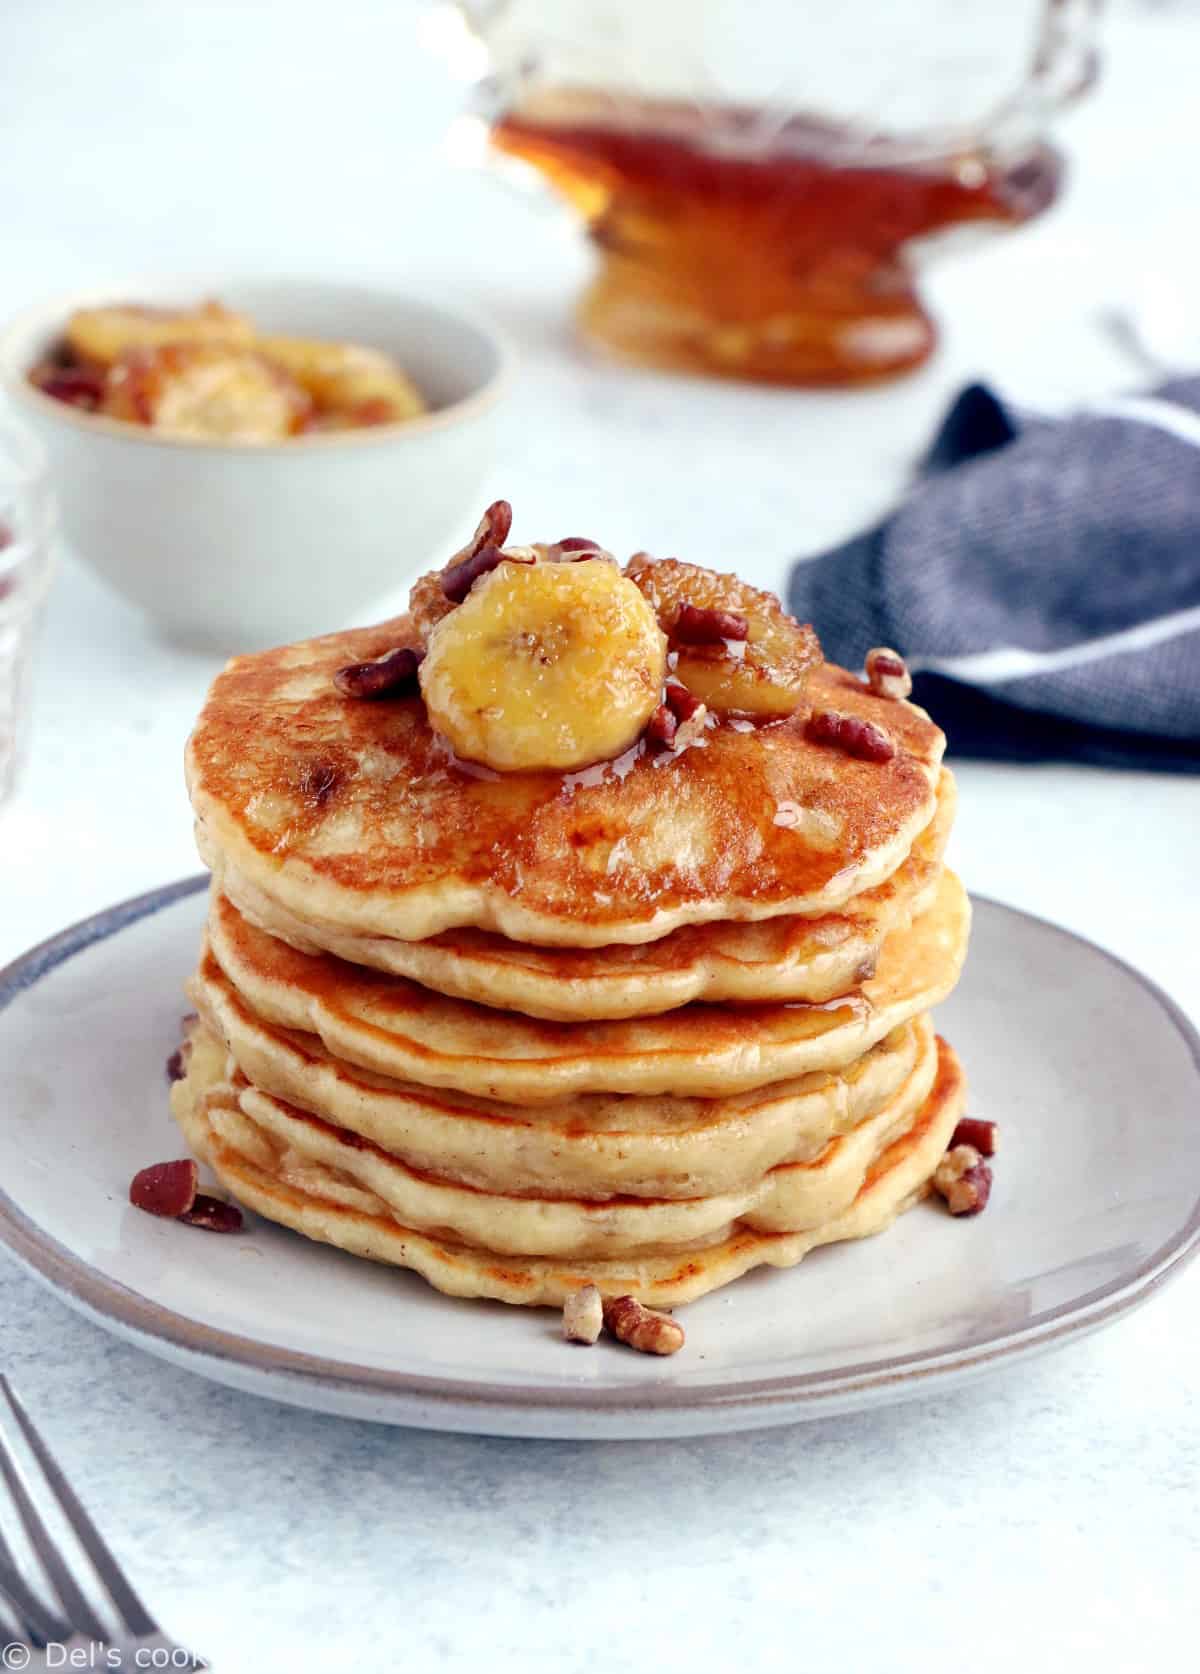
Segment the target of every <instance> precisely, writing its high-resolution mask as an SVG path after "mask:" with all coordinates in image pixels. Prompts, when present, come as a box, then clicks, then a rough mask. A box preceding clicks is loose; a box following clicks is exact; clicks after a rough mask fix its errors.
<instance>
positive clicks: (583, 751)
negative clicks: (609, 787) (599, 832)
mask: <svg viewBox="0 0 1200 1674" xmlns="http://www.w3.org/2000/svg"><path fill="white" fill-rule="evenodd" d="M666 654H667V643H666V640H665V638H664V637H663V634H662V632H661V631H660V629H659V626H658V623H657V622H656V621H655V619H654V612H653V611H652V610H651V609H650V607H649V605H648V604H647V602H646V600H645V599H644V598H643V596H642V594H641V593H640V592H639V591H638V589H637V588H636V587H635V586H634V585H633V583H632V582H631V581H629V580H627V579H626V578H625V577H624V576H623V575H622V574H621V572H620V570H618V568H617V566H616V565H615V564H612V563H608V562H606V561H605V560H603V559H592V560H590V561H589V562H588V563H585V564H555V563H513V562H511V561H504V562H502V563H500V564H499V565H498V566H497V568H495V569H494V570H493V571H492V572H491V573H490V574H489V575H485V576H483V577H481V579H480V580H478V581H477V582H476V583H475V585H474V586H473V587H472V589H471V591H470V593H469V594H468V596H467V598H466V599H465V600H464V601H463V603H462V604H460V605H459V606H458V608H457V609H456V610H454V611H453V612H452V613H451V614H450V615H449V616H446V617H444V618H443V620H442V621H440V622H439V623H438V624H437V625H436V626H435V627H434V629H433V631H432V632H431V634H430V636H429V649H428V653H427V655H426V657H425V661H424V662H423V663H422V664H421V670H420V681H421V690H422V692H423V693H424V697H425V705H426V708H427V709H428V711H429V718H430V721H431V722H432V724H433V725H434V726H435V727H437V729H438V730H439V731H440V732H441V733H443V734H444V735H445V737H446V738H447V739H448V740H449V742H450V744H451V746H452V747H453V749H454V750H455V751H456V752H457V754H458V755H460V756H463V757H465V758H466V759H467V760H470V761H479V762H484V763H486V764H487V766H489V767H494V768H496V769H497V770H498V771H500V772H521V771H536V770H538V769H543V768H544V769H559V770H562V771H569V770H571V769H573V768H578V767H587V766H589V765H590V764H591V763H592V762H597V761H606V760H611V759H612V758H613V757H616V756H619V755H620V754H621V753H622V751H624V750H627V749H628V748H629V746H630V745H631V744H633V743H634V742H635V740H636V739H637V738H638V736H639V734H640V733H641V731H642V728H643V727H644V726H645V724H646V722H647V721H648V720H649V718H650V716H651V715H652V714H653V712H654V710H655V708H656V707H657V705H658V701H659V696H660V693H661V690H662V682H663V674H664V672H665V669H666Z"/></svg>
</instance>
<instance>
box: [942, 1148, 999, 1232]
mask: <svg viewBox="0 0 1200 1674" xmlns="http://www.w3.org/2000/svg"><path fill="white" fill-rule="evenodd" d="M933 1184H934V1188H935V1190H937V1191H938V1192H940V1193H941V1195H942V1196H943V1197H944V1198H945V1199H946V1207H947V1208H948V1209H949V1211H950V1213H951V1214H952V1215H978V1213H979V1211H980V1210H981V1209H986V1207H987V1200H988V1198H989V1196H990V1195H991V1190H992V1171H991V1169H990V1168H989V1167H988V1165H987V1163H985V1162H984V1160H983V1158H982V1157H981V1156H980V1154H979V1152H978V1151H977V1150H976V1149H975V1147H974V1146H973V1145H955V1146H954V1147H953V1148H952V1149H951V1150H949V1151H947V1152H946V1155H945V1156H944V1157H943V1158H942V1160H941V1162H940V1163H939V1164H938V1165H937V1168H936V1169H935V1170H934V1175H933Z"/></svg>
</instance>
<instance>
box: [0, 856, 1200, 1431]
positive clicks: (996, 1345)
mask: <svg viewBox="0 0 1200 1674" xmlns="http://www.w3.org/2000/svg"><path fill="white" fill-rule="evenodd" d="M208 885H209V878H208V875H207V874H206V873H205V874H201V875H199V876H197V877H191V878H185V879H181V880H180V881H179V882H177V883H173V884H167V885H165V886H164V887H162V888H160V889H155V890H150V891H149V892H148V893H147V894H145V895H138V896H134V897H132V898H131V899H130V900H128V901H122V902H120V903H119V904H118V905H116V906H113V907H108V908H106V909H105V910H104V911H102V912H99V913H96V914H94V915H93V916H92V917H90V918H85V919H82V920H80V922H79V923H77V924H73V925H71V926H70V927H69V928H67V929H66V930H63V931H61V932H60V933H59V934H58V935H56V936H52V937H50V939H49V940H48V941H44V942H41V943H39V944H38V946H36V947H34V948H31V949H30V950H29V952H28V953H25V954H23V955H22V956H21V957H20V958H18V959H16V960H14V961H13V963H12V964H10V965H8V966H7V967H6V968H4V969H3V970H0V1012H2V1011H3V1010H4V1009H5V1008H6V1007H7V1006H8V1005H9V1004H11V1002H12V1001H13V1000H14V999H15V998H16V997H17V996H18V995H19V994H21V993H23V992H24V991H25V990H26V989H28V988H31V987H32V986H34V984H36V983H37V982H38V981H39V980H40V979H41V978H42V977H43V976H45V975H46V974H47V973H49V972H50V971H52V970H54V969H55V968H56V967H57V966H59V965H61V964H63V963H64V962H65V961H66V960H68V959H70V958H72V957H73V956H74V955H75V954H77V953H79V952H82V951H83V950H84V949H86V948H89V947H91V946H93V945H94V944H95V943H97V942H101V941H104V940H106V939H107V938H108V937H110V936H113V935H115V934H116V933H117V932H118V931H121V930H123V929H125V928H127V927H128V926H129V925H132V924H135V923H136V922H137V921H138V920H139V919H143V918H146V917H148V916H150V915H151V914H154V913H157V912H161V911H162V910H163V909H164V908H166V907H170V906H173V905H174V904H175V903H176V902H178V901H181V900H183V899H184V898H186V897H187V896H190V895H195V894H197V893H198V892H199V891H200V890H202V889H206V888H207V887H208ZM972 900H973V901H974V902H975V904H976V905H977V906H983V907H986V908H987V909H988V910H989V911H992V912H999V913H1004V914H1008V915H1010V916H1012V917H1014V918H1017V919H1021V920H1024V921H1026V922H1029V923H1033V924H1036V925H1038V926H1040V927H1041V928H1043V929H1049V930H1051V931H1054V932H1055V933H1056V934H1058V935H1060V936H1064V937H1066V938H1067V939H1068V940H1070V941H1072V942H1075V943H1077V944H1079V945H1081V946H1083V947H1086V948H1087V949H1089V950H1090V951H1091V952H1092V953H1094V954H1097V955H1099V957H1100V958H1102V959H1104V960H1106V961H1107V962H1108V963H1109V964H1110V965H1112V966H1114V967H1116V968H1117V969H1118V970H1120V971H1121V972H1123V973H1124V974H1125V975H1126V976H1127V977H1130V978H1132V979H1133V980H1134V981H1135V982H1136V983H1137V984H1138V985H1139V986H1140V987H1141V988H1142V989H1143V990H1144V991H1145V992H1146V993H1148V994H1149V995H1150V997H1151V998H1152V999H1154V1000H1155V1001H1156V1002H1157V1004H1158V1005H1159V1006H1160V1007H1161V1008H1162V1010H1163V1011H1164V1013H1165V1014H1166V1016H1167V1017H1168V1019H1169V1020H1170V1022H1171V1023H1172V1024H1173V1026H1174V1028H1175V1029H1176V1031H1177V1032H1178V1034H1179V1036H1180V1038H1181V1040H1182V1042H1183V1043H1184V1044H1185V1045H1186V1047H1187V1049H1188V1051H1189V1053H1190V1055H1191V1059H1192V1062H1193V1065H1194V1066H1195V1068H1196V1070H1197V1073H1198V1074H1200V1032H1198V1031H1197V1030H1196V1028H1195V1027H1194V1026H1193V1024H1192V1023H1191V1021H1190V1020H1189V1019H1188V1018H1187V1017H1186V1016H1185V1015H1184V1014H1183V1012H1182V1011H1181V1010H1180V1008H1179V1007H1178V1006H1177V1005H1176V1004H1175V1002H1174V1001H1173V1000H1172V999H1171V998H1170V996H1169V995H1167V994H1165V993H1163V991H1162V990H1161V989H1160V988H1159V987H1158V985H1157V984H1156V983H1153V982H1151V980H1150V979H1149V978H1148V977H1146V976H1144V975H1143V974H1142V973H1141V972H1140V971H1138V970H1137V969H1136V968H1135V967H1134V966H1132V965H1130V964H1128V963H1127V962H1126V961H1125V960H1123V959H1120V958H1118V957H1117V955H1116V954H1114V953H1110V952H1108V950H1107V949H1105V948H1102V947H1099V946H1098V945H1097V944H1096V943H1095V942H1092V941H1090V940H1089V939H1088V938H1087V937H1085V936H1078V935H1076V934H1075V933H1074V932H1073V931H1070V930H1066V929H1064V928H1063V927H1062V926H1061V925H1057V924H1054V923H1053V922H1052V921H1051V920H1049V919H1043V918H1039V917H1038V916H1037V915H1036V914H1033V913H1025V912H1022V911H1021V910H1020V909H1019V908H1017V907H1010V906H1008V905H1006V904H1005V903H1003V902H999V901H993V900H991V899H990V898H989V897H988V896H986V895H978V894H975V895H972ZM0 1242H2V1243H4V1244H5V1245H7V1247H8V1248H9V1249H10V1250H11V1251H12V1252H13V1254H14V1255H15V1256H17V1257H18V1259H19V1260H20V1261H21V1262H22V1263H23V1264H24V1265H25V1266H26V1267H27V1268H28V1269H29V1270H30V1271H31V1272H32V1274H33V1275H34V1276H35V1277H37V1278H40V1279H41V1280H43V1281H44V1282H45V1283H47V1284H48V1285H49V1287H50V1288H51V1289H52V1290H54V1291H56V1292H58V1293H59V1294H60V1295H62V1296H63V1297H64V1298H65V1299H66V1300H67V1301H69V1302H70V1303H72V1304H73V1305H74V1306H75V1307H76V1309H77V1310H78V1311H81V1312H83V1313H84V1314H85V1315H88V1316H90V1317H91V1318H93V1319H94V1320H95V1321H96V1322H97V1323H99V1324H101V1325H109V1326H112V1325H115V1326H117V1328H118V1330H119V1332H120V1334H121V1335H123V1336H124V1337H126V1339H127V1340H130V1341H133V1342H141V1343H142V1344H143V1345H146V1346H148V1347H150V1349H151V1351H153V1347H154V1345H155V1344H156V1343H157V1344H164V1345H169V1346H170V1347H171V1348H173V1349H175V1350H178V1351H182V1353H181V1354H180V1355H179V1356H178V1357H177V1359H176V1363H177V1364H178V1363H180V1361H182V1362H183V1363H184V1364H188V1363H189V1362H190V1363H191V1364H192V1365H193V1368H194V1369H195V1370H197V1371H200V1372H204V1371H205V1369H206V1367H208V1368H210V1369H211V1367H212V1365H213V1363H214V1362H220V1363H222V1364H223V1366H224V1368H225V1371H224V1376H223V1381H226V1382H229V1383H233V1384H234V1386H235V1387H239V1388H245V1387H250V1385H249V1383H247V1382H243V1380H242V1379H239V1378H237V1377H235V1376H231V1375H230V1371H231V1369H232V1368H235V1367H244V1368H245V1370H246V1373H247V1374H248V1377H249V1379H250V1380H253V1378H254V1376H255V1374H259V1375H261V1376H265V1377H268V1378H270V1379H271V1380H272V1383H273V1387H272V1388H271V1389H270V1390H263V1391H261V1393H263V1394H270V1395H274V1396H275V1397H276V1398H277V1399H281V1400H284V1401H288V1400H291V1401H293V1402H300V1403H301V1404H304V1405H310V1404H312V1405H317V1406H318V1410H320V1404H319V1403H310V1402H309V1401H308V1400H306V1399H305V1397H304V1393H303V1392H304V1390H305V1389H306V1388H307V1389H312V1390H315V1389H325V1390H333V1391H336V1392H339V1393H340V1394H342V1395H343V1396H346V1397H351V1398H353V1397H357V1403H356V1409H357V1411H358V1414H359V1415H360V1416H363V1417H383V1418H384V1419H385V1420H387V1421H390V1422H394V1423H405V1422H407V1423H412V1424H417V1425H419V1426H422V1427H425V1428H436V1427H439V1425H441V1426H443V1427H445V1428H458V1429H471V1428H476V1427H477V1428H478V1430H479V1431H480V1432H482V1433H488V1432H489V1431H490V1432H491V1433H497V1432H496V1431H495V1430H493V1429H492V1424H493V1423H494V1422H495V1420H496V1419H498V1418H503V1417H504V1416H505V1415H507V1416H509V1417H512V1418H516V1419H520V1417H521V1416H522V1415H524V1416H525V1417H526V1418H533V1417H534V1416H535V1415H536V1414H539V1413H544V1412H546V1410H547V1409H550V1408H552V1409H553V1410H554V1411H556V1412H561V1413H563V1414H564V1415H565V1414H574V1415H576V1416H578V1417H581V1418H586V1417H594V1418H596V1419H599V1420H603V1419H605V1418H608V1419H609V1420H610V1421H611V1420H613V1419H614V1418H617V1417H618V1416H619V1415H620V1414H625V1415H627V1416H632V1415H633V1414H635V1413H638V1412H641V1413H647V1412H655V1413H662V1414H664V1415H666V1414H668V1413H671V1412H674V1411H679V1412H680V1414H681V1416H682V1413H683V1412H690V1413H696V1412H697V1411H704V1412H707V1413H710V1414H713V1415H717V1414H728V1415H729V1416H730V1418H731V1420H732V1422H731V1425H730V1428H752V1427H757V1426H759V1425H769V1424H772V1423H788V1422H798V1421H801V1420H803V1419H804V1418H806V1417H809V1416H812V1417H817V1416H823V1415H826V1414H828V1413H830V1412H835V1411H837V1410H839V1408H840V1409H841V1410H846V1409H849V1408H855V1407H862V1406H867V1405H870V1404H872V1397H873V1398H874V1400H875V1401H880V1400H886V1399H888V1398H891V1399H896V1398H899V1397H898V1396H897V1394H896V1390H897V1386H899V1385H903V1386H905V1396H906V1397H907V1396H908V1395H909V1394H911V1395H912V1396H914V1397H915V1396H916V1395H919V1394H920V1393H921V1390H922V1387H923V1386H924V1383H925V1382H926V1380H929V1379H941V1378H943V1377H948V1376H951V1375H953V1374H958V1375H959V1376H960V1377H966V1376H968V1375H970V1374H971V1373H973V1372H982V1371H986V1370H988V1369H990V1368H991V1367H993V1366H995V1365H997V1364H1002V1363H1003V1362H1005V1361H1007V1360H1010V1359H1016V1358H1020V1357H1021V1356H1024V1355H1028V1354H1031V1353H1034V1352H1036V1351H1038V1350H1040V1349H1049V1348H1052V1347H1055V1346H1057V1345H1058V1344H1060V1343H1062V1342H1064V1341H1066V1340H1068V1339H1070V1338H1072V1337H1076V1336H1081V1335H1084V1334H1086V1333H1087V1332H1089V1331H1093V1330H1096V1329H1098V1328H1099V1327H1100V1326H1102V1325H1106V1324H1108V1323H1109V1322H1110V1321H1112V1320H1114V1319H1116V1318H1118V1317H1119V1316H1120V1315H1121V1314H1123V1313H1126V1312H1127V1311H1128V1310H1129V1309H1130V1308H1132V1307H1134V1306H1135V1305H1136V1304H1137V1303H1139V1302H1141V1301H1142V1300H1144V1299H1145V1297H1147V1296H1148V1295H1149V1294H1150V1293H1151V1292H1152V1291H1154V1290H1155V1289H1157V1288H1158V1286H1160V1285H1161V1284H1162V1283H1163V1282H1164V1281H1165V1280H1166V1279H1168V1278H1169V1277H1171V1276H1173V1275H1174V1274H1176V1273H1178V1272H1179V1271H1180V1270H1181V1268H1182V1266H1183V1265H1184V1263H1185V1262H1186V1261H1188V1260H1189V1259H1190V1258H1191V1257H1192V1256H1194V1255H1195V1254H1196V1253H1197V1250H1198V1249H1200V1196H1198V1197H1197V1199H1196V1201H1195V1203H1194V1204H1193V1205H1192V1209H1191V1212H1190V1214H1189V1215H1188V1217H1187V1220H1186V1221H1185V1222H1184V1224H1183V1225H1182V1226H1181V1227H1180V1228H1179V1229H1178V1230H1177V1231H1176V1233H1175V1234H1174V1235H1173V1236H1172V1237H1171V1238H1169V1239H1168V1240H1167V1241H1166V1243H1164V1244H1163V1245H1161V1246H1160V1248H1159V1249H1157V1250H1156V1251H1154V1253H1153V1254H1152V1255H1150V1256H1149V1257H1148V1258H1147V1259H1146V1260H1144V1261H1143V1262H1142V1263H1141V1264H1140V1265H1139V1266H1138V1267H1137V1268H1135V1269H1134V1270H1133V1271H1132V1272H1130V1273H1126V1274H1123V1275H1122V1276H1121V1277H1120V1278H1119V1279H1117V1280H1115V1281H1113V1282H1111V1283H1109V1284H1106V1285H1101V1286H1098V1287H1097V1288H1096V1289H1094V1290H1092V1291H1088V1292H1085V1293H1084V1294H1083V1295H1082V1296H1079V1297H1075V1298H1073V1299H1071V1300H1070V1301H1067V1302H1064V1303H1061V1304H1059V1305H1058V1306H1057V1307H1054V1308H1051V1309H1048V1310H1047V1311H1046V1312H1045V1313H1044V1314H1043V1315H1041V1316H1040V1317H1038V1318H1036V1319H1034V1320H1032V1321H1031V1322H1030V1323H1029V1324H1028V1325H1026V1326H1025V1327H1024V1329H1022V1330H1020V1331H1016V1332H1013V1331H1011V1330H1005V1331H1002V1332H996V1333H995V1334H993V1335H992V1336H991V1337H988V1338H984V1339H982V1340H979V1341H976V1342H973V1343H972V1344H971V1345H970V1346H969V1347H964V1348H961V1349H949V1350H942V1351H924V1352H920V1353H915V1354H912V1355H899V1356H894V1357H892V1358H890V1359H887V1360H880V1361H874V1362H867V1363H865V1364H862V1365H857V1366H845V1367H838V1368H835V1369H833V1370H830V1371H826V1372H813V1373H799V1374H792V1375H788V1376H782V1377H777V1378H763V1379H759V1380H757V1381H754V1382H750V1383H745V1384H741V1385H739V1386H738V1388H737V1390H736V1391H735V1392H731V1391H730V1390H729V1389H728V1388H727V1387H725V1386H724V1385H722V1384H720V1383H717V1384H709V1385H705V1384H698V1385H697V1384H689V1385H688V1386H687V1387H686V1388H680V1389H676V1388H672V1387H670V1386H663V1387H655V1386H652V1385H648V1384H641V1385H638V1386H635V1387H630V1388H627V1389H624V1390H620V1391H612V1392H611V1393H605V1394H603V1395H600V1396H597V1395H596V1394H595V1393H592V1392H590V1391H573V1390H569V1389H568V1390H563V1389H559V1390H556V1391H555V1392H554V1394H553V1396H552V1397H551V1396H548V1395H547V1393H546V1392H545V1391H543V1390H540V1389H532V1390H525V1389H521V1388H514V1387H512V1386H509V1385H502V1384H488V1383H483V1382H480V1381H477V1380H474V1379H470V1380H465V1379H453V1378H435V1377H424V1376H420V1375H417V1374H413V1373H393V1372H386V1371H377V1370H372V1369H370V1368H367V1367H363V1366H359V1365H356V1364H354V1363H353V1362H347V1361H340V1360H328V1359H325V1358H324V1357H322V1356H320V1355H314V1354H307V1353H304V1352H302V1351H298V1350H293V1349H285V1348H277V1347H272V1346H268V1345H266V1344H263V1343H260V1342H258V1341H256V1340H255V1339H254V1338H252V1337H243V1336H240V1335H237V1334H236V1333H233V1332H226V1331H220V1330H217V1329H215V1328H213V1327H211V1326H207V1325H202V1324H199V1323H198V1322H195V1321H192V1320H189V1319H188V1318H186V1316H184V1315H182V1314H178V1313H176V1312H174V1311H173V1310H172V1309H169V1308H165V1307H161V1306H160V1305H159V1304H157V1303H155V1302H152V1301H150V1300H149V1299H148V1298H146V1297H144V1296H142V1295H140V1294H139V1293H138V1292H136V1291H134V1290H131V1289H129V1288H128V1287H127V1286H125V1285H122V1284H120V1283H118V1282H117V1281H115V1280H112V1279H108V1278H105V1277H102V1276H101V1275H99V1274H97V1273H96V1272H94V1271H93V1270H92V1269H91V1268H89V1267H88V1266H87V1265H86V1264H85V1263H82V1262H81V1261H80V1260H79V1259H78V1258H76V1257H75V1256H74V1255H72V1254H71V1252H70V1251H68V1250H67V1249H66V1248H64V1246H63V1245H62V1244H60V1243H59V1242H58V1240H57V1239H55V1238H52V1237H51V1236H50V1235H49V1234H48V1233H46V1232H44V1231H43V1230H42V1229H41V1228H40V1227H39V1226H37V1225H36V1224H35V1223H34V1222H33V1221H32V1220H30V1219H29V1217H28V1216H26V1215H25V1214H24V1213H23V1212H22V1210H20V1209H19V1208H18V1207H17V1205H16V1204H15V1203H14V1202H13V1201H12V1199H11V1198H10V1197H9V1196H8V1194H7V1193H6V1192H5V1191H3V1190H0ZM216 1375H218V1376H221V1375H222V1374H216ZM289 1385H290V1386H291V1393H290V1394H289V1392H288V1386H289ZM376 1403H378V1404H379V1405H380V1406H381V1407H382V1406H390V1407H391V1408H392V1411H391V1412H389V1413H380V1412H378V1411H377V1412H372V1411H371V1408H372V1406H373V1405H375V1404H376ZM401 1407H403V1408H404V1410H403V1411H402V1410H400V1409H401ZM323 1410H325V1411H329V1410H331V1409H330V1408H328V1407H327V1406H326V1407H324V1409H323ZM343 1410H346V1409H343ZM473 1414H474V1415H476V1416H475V1419H474V1422H473V1420H472V1415H473ZM456 1418H457V1422H455V1420H456ZM500 1433H518V1432H507V1431H501V1432H500ZM527 1433H529V1434H537V1433H538V1432H537V1431H536V1430H530V1431H528V1432H527ZM654 1433H655V1434H657V1435H662V1434H665V1433H666V1432H665V1431H656V1432H654ZM680 1433H689V1432H688V1431H682V1430H681V1432H680ZM690 1433H695V1432H694V1430H693V1431H691V1432H690ZM593 1434H594V1435H595V1437H596V1439H606V1438H607V1437H609V1436H616V1435H619V1434H628V1432H627V1431H619V1430H607V1431H606V1430H604V1429H598V1430H596V1431H595V1432H593Z"/></svg>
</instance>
